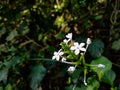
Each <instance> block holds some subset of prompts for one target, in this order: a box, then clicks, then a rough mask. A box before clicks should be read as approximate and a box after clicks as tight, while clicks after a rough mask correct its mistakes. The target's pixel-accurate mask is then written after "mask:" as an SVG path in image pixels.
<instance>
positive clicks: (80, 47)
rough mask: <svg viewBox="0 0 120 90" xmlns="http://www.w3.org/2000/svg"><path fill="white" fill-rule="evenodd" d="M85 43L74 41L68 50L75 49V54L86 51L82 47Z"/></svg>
mask: <svg viewBox="0 0 120 90" xmlns="http://www.w3.org/2000/svg"><path fill="white" fill-rule="evenodd" d="M84 45H85V43H80V44H79V43H78V42H75V43H74V46H71V48H70V50H75V55H78V54H79V53H80V51H84V52H85V51H86V48H84V47H83V46H84Z"/></svg>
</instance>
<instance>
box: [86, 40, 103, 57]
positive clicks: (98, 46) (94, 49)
mask: <svg viewBox="0 0 120 90" xmlns="http://www.w3.org/2000/svg"><path fill="white" fill-rule="evenodd" d="M103 50H104V44H103V42H102V41H100V40H99V39H95V40H93V42H92V43H91V44H90V45H89V48H88V51H89V52H90V54H91V56H92V57H93V58H98V57H100V56H101V55H102V53H103Z"/></svg>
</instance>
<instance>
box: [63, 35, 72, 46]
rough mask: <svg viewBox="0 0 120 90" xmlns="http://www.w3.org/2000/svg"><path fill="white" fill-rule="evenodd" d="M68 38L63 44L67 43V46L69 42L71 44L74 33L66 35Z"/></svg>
mask: <svg viewBox="0 0 120 90" xmlns="http://www.w3.org/2000/svg"><path fill="white" fill-rule="evenodd" d="M66 38H67V39H64V40H63V42H65V43H66V44H68V42H69V41H70V40H72V33H68V34H67V35H66Z"/></svg>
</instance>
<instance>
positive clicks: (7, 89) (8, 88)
mask: <svg viewBox="0 0 120 90" xmlns="http://www.w3.org/2000/svg"><path fill="white" fill-rule="evenodd" d="M5 90H13V88H12V85H11V84H7V86H6V87H5Z"/></svg>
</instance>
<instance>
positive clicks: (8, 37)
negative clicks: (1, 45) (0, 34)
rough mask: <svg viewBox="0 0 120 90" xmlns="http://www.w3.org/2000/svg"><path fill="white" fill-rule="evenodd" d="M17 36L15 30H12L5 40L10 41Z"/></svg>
mask: <svg viewBox="0 0 120 90" xmlns="http://www.w3.org/2000/svg"><path fill="white" fill-rule="evenodd" d="M17 35H18V33H17V31H16V30H13V31H11V32H10V34H9V35H8V36H7V38H6V40H7V41H11V40H12V39H13V38H15V37H16V36H17Z"/></svg>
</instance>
